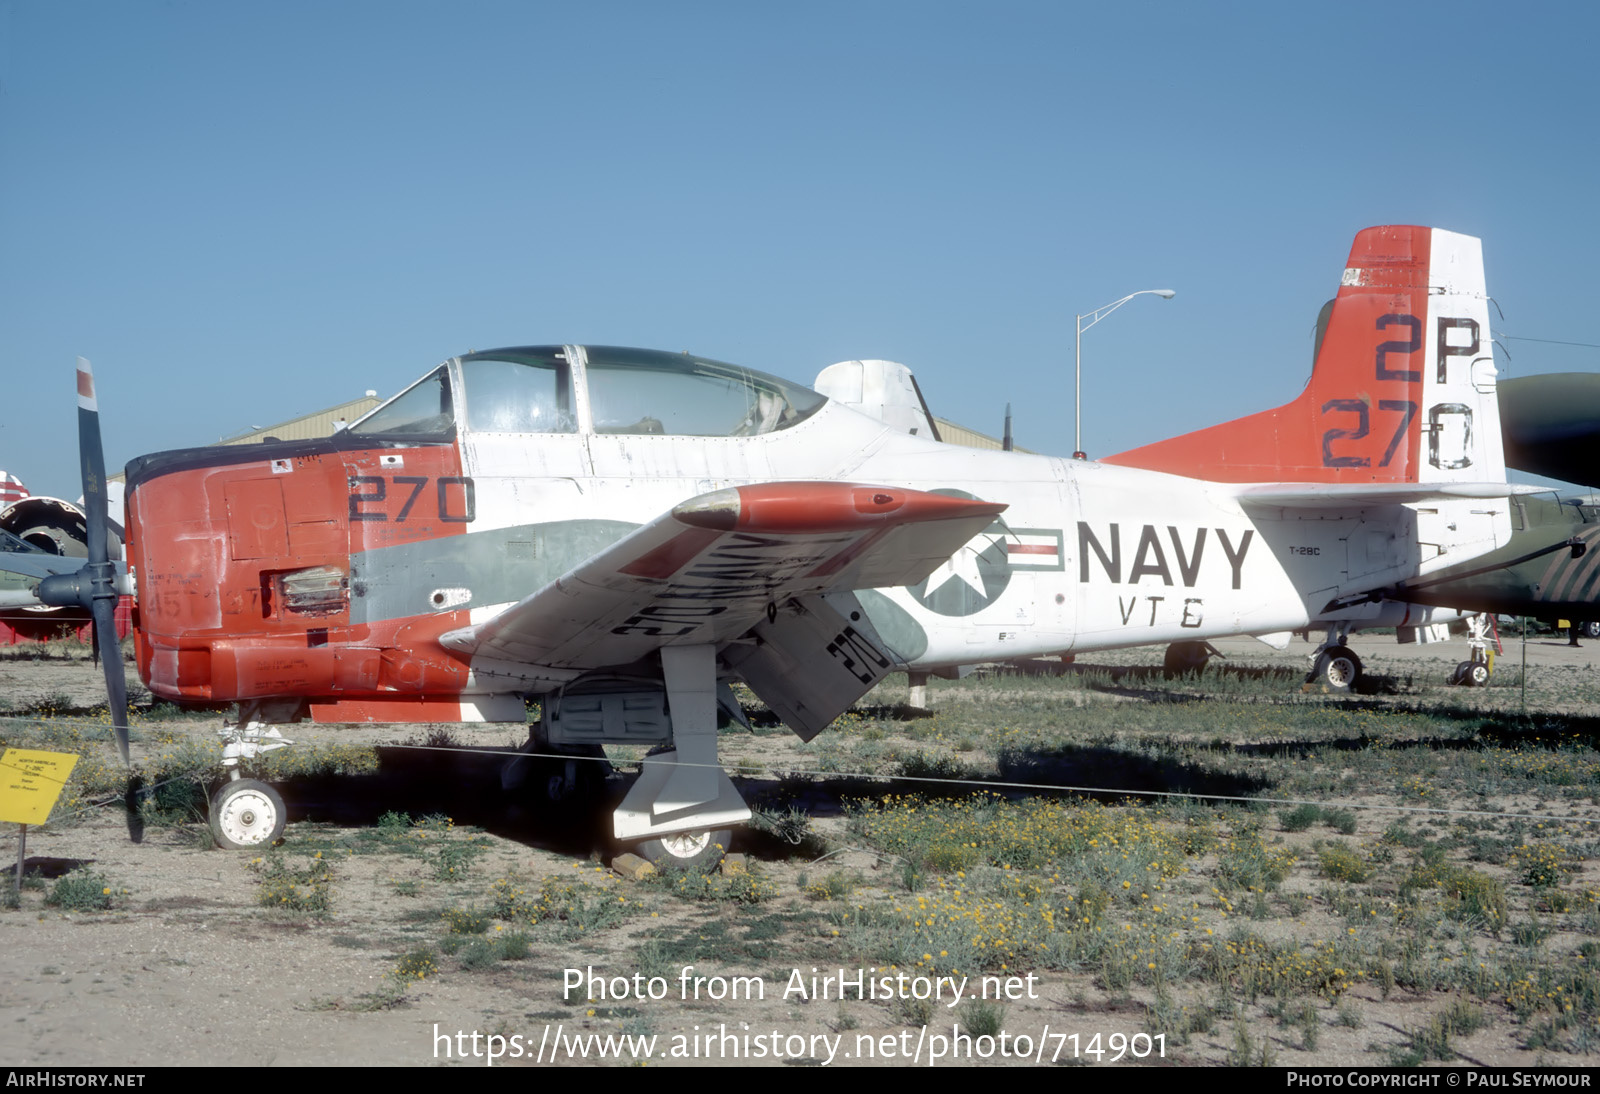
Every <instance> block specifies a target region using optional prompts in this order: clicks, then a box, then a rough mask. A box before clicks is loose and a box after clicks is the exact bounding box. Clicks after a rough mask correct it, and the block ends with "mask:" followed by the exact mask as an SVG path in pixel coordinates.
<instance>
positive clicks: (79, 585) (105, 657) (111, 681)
mask: <svg viewBox="0 0 1600 1094" xmlns="http://www.w3.org/2000/svg"><path fill="white" fill-rule="evenodd" d="M78 457H79V459H78V464H79V467H80V468H81V469H82V471H83V513H84V518H85V520H86V522H87V525H88V528H87V533H88V541H89V542H88V544H87V546H88V548H89V561H88V562H87V563H85V564H84V566H83V568H82V569H80V570H78V571H77V572H76V573H72V574H57V575H54V576H51V577H46V578H44V579H43V580H41V581H40V582H39V599H40V601H42V602H43V603H45V604H50V605H54V606H67V605H72V606H76V607H80V608H82V609H84V610H85V611H87V612H88V613H89V614H90V616H91V617H92V618H93V619H94V640H95V651H96V653H97V654H98V655H99V657H100V671H101V672H103V673H105V680H106V701H107V703H108V704H109V705H110V708H111V726H112V732H113V733H114V734H115V736H116V738H117V753H118V755H120V756H121V757H122V762H123V763H124V764H129V765H131V763H132V761H131V759H130V757H129V754H128V676H127V672H126V671H125V670H124V668H123V665H122V643H121V642H120V641H119V640H118V639H117V620H116V616H117V597H118V595H119V594H118V592H117V565H116V563H115V562H114V561H113V560H112V558H111V549H110V544H109V542H108V541H107V538H106V532H107V529H108V527H109V522H110V518H109V515H108V512H107V501H106V460H105V455H104V452H103V450H102V449H101V445H100V404H99V402H98V400H97V399H96V398H95V393H94V372H93V371H92V370H91V369H90V368H89V362H88V361H86V360H85V359H84V358H82V357H80V358H78Z"/></svg>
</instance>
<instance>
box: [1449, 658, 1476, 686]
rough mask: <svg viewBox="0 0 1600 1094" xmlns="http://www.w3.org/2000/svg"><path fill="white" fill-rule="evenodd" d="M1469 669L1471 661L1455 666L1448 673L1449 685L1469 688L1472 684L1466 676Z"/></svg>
mask: <svg viewBox="0 0 1600 1094" xmlns="http://www.w3.org/2000/svg"><path fill="white" fill-rule="evenodd" d="M1471 668H1472V662H1471V661H1463V662H1461V664H1459V665H1457V666H1456V667H1455V668H1454V669H1452V670H1451V672H1450V683H1452V684H1459V685H1461V686H1462V687H1470V686H1471V684H1472V680H1471V678H1470V677H1468V676H1467V673H1468V672H1469V671H1470V670H1471Z"/></svg>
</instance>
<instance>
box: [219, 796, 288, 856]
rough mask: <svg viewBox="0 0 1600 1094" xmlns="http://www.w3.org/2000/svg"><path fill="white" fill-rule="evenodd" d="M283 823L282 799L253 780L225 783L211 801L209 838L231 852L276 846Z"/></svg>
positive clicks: (281, 833)
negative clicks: (274, 844) (270, 845)
mask: <svg viewBox="0 0 1600 1094" xmlns="http://www.w3.org/2000/svg"><path fill="white" fill-rule="evenodd" d="M286 820H287V816H286V813H285V810H284V808H283V798H282V797H280V796H279V794H278V792H277V791H276V790H274V789H272V787H270V786H268V785H267V784H266V783H264V782H259V781H257V780H255V779H235V780H234V781H232V782H229V783H225V784H223V787H222V789H221V790H218V791H217V793H216V795H215V796H214V797H213V798H212V799H211V838H212V839H214V840H216V841H217V846H218V847H223V848H226V849H228V850H230V851H243V850H247V849H249V848H251V847H264V846H266V845H268V844H271V843H275V842H276V841H277V840H278V838H279V837H280V836H282V835H283V826H284V824H285V822H286Z"/></svg>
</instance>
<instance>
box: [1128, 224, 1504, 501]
mask: <svg viewBox="0 0 1600 1094" xmlns="http://www.w3.org/2000/svg"><path fill="white" fill-rule="evenodd" d="M1487 300H1488V297H1487V294H1486V292H1485V288H1484V280H1483V259H1482V251H1481V247H1480V244H1479V241H1478V240H1476V239H1473V238H1472V237H1470V236H1461V235H1456V234H1455V233H1453V232H1445V231H1441V230H1438V229H1432V228H1414V227H1405V226H1398V227H1396V226H1391V227H1383V228H1368V229H1366V230H1364V231H1362V232H1361V233H1360V234H1359V235H1357V236H1356V241H1355V245H1354V246H1353V247H1352V248H1351V249H1350V261H1349V262H1348V263H1347V265H1346V268H1345V271H1344V276H1343V278H1342V279H1341V281H1340V286H1339V295H1338V296H1337V297H1336V298H1335V300H1334V305H1333V311H1332V314H1331V316H1330V317H1329V320H1328V327H1327V332H1326V334H1325V335H1324V337H1323V340H1322V345H1321V347H1320V349H1319V350H1318V352H1317V357H1316V365H1315V367H1314V368H1313V370H1312V374H1311V381H1310V383H1308V384H1307V385H1306V389H1305V391H1303V392H1301V394H1300V396H1299V398H1297V399H1295V400H1294V402H1292V403H1289V404H1287V405H1285V406H1281V407H1278V408H1277V409H1276V410H1268V411H1263V412H1261V413H1259V414H1253V415H1250V416H1249V417H1246V418H1239V419H1236V420H1235V421H1231V422H1226V423H1224V424H1222V425H1217V426H1212V427H1211V428H1209V429H1202V430H1199V431H1198V432H1195V433H1188V434H1185V435H1183V436H1181V437H1174V438H1172V439H1171V440H1166V441H1159V442H1157V443H1155V444H1151V445H1146V446H1145V447H1143V448H1136V449H1133V450H1132V451H1129V452H1123V453H1121V454H1119V455H1116V456H1111V457H1109V458H1108V459H1107V460H1106V461H1105V462H1107V463H1114V464H1123V465H1126V466H1130V467H1143V468H1148V469H1150V470H1154V471H1166V472H1170V473H1172V474H1178V475H1185V476H1189V477H1192V478H1202V479H1210V480H1213V481H1220V482H1314V483H1387V482H1436V481H1450V480H1457V479H1472V480H1500V479H1503V478H1504V463H1503V460H1502V456H1501V451H1500V426H1499V411H1498V407H1497V405H1496V402H1495V393H1494V364H1493V356H1492V349H1491V342H1490V338H1489V316H1488V310H1487Z"/></svg>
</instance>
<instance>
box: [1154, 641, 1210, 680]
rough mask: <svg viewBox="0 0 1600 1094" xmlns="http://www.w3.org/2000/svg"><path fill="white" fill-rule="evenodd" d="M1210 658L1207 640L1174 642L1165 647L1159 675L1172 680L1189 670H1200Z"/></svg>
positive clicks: (1187, 672)
mask: <svg viewBox="0 0 1600 1094" xmlns="http://www.w3.org/2000/svg"><path fill="white" fill-rule="evenodd" d="M1210 660H1211V644H1210V643H1209V642H1174V643H1172V645H1170V646H1168V647H1167V653H1166V656H1165V657H1163V658H1162V660H1161V675H1162V676H1164V677H1166V678H1167V679H1168V680H1173V679H1176V678H1177V677H1180V676H1187V675H1189V674H1190V673H1191V672H1202V671H1204V669H1205V667H1206V662H1208V661H1210Z"/></svg>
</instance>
